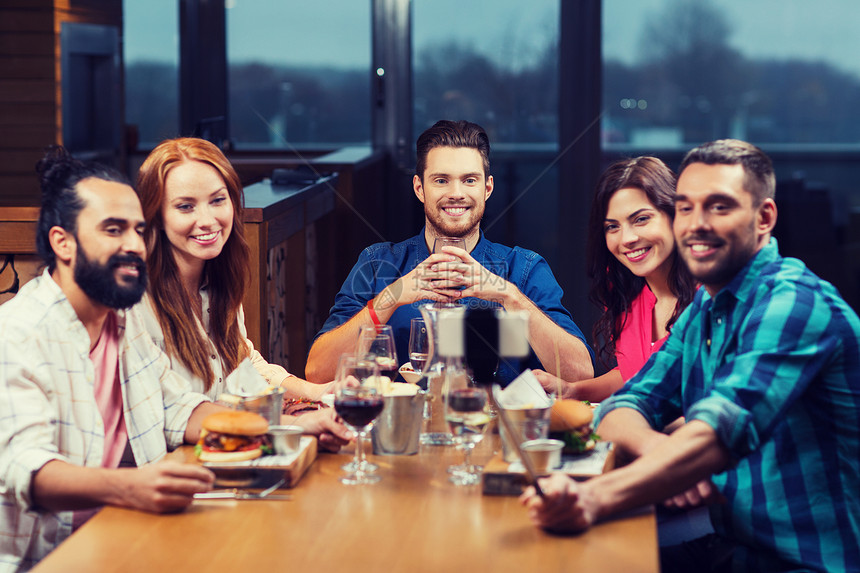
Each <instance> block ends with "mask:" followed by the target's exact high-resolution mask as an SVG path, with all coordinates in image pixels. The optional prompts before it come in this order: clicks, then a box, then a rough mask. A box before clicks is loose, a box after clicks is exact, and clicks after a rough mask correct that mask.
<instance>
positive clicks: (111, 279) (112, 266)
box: [74, 242, 146, 308]
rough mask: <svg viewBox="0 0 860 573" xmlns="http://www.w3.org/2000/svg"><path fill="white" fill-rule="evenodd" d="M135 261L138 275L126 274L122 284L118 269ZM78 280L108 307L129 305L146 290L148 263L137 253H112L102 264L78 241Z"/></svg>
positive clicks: (86, 292)
mask: <svg viewBox="0 0 860 573" xmlns="http://www.w3.org/2000/svg"><path fill="white" fill-rule="evenodd" d="M129 263H130V264H134V265H137V268H138V273H139V274H138V276H137V277H132V276H126V277H123V278H122V279H121V282H122V283H123V284H122V285H120V284H118V283H117V279H116V278H115V275H116V270H117V269H118V268H119V266H120V265H123V264H129ZM74 271H75V282H76V283H77V284H78V286H79V287H80V288H81V290H82V291H84V293H85V294H86V295H87V296H88V297H90V298H91V299H93V300H94V301H95V302H97V303H99V304H103V305H104V306H106V307H108V308H129V307H131V306H134V305H135V304H137V303H138V302H139V301H140V299H141V297H143V293H144V291H145V290H146V264H145V263H144V261H143V259H141V258H140V257H137V256H135V255H113V256H111V257H110V258H109V259H108V261H107V263H106V264H104V265H102V264H99V262H98V261H94V260H91V259H90V258H89V257H87V255H86V252H85V251H84V249H83V247H81V244H80V242H78V258H77V260H76V261H75V269H74Z"/></svg>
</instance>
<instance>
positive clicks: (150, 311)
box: [136, 288, 292, 400]
mask: <svg viewBox="0 0 860 573" xmlns="http://www.w3.org/2000/svg"><path fill="white" fill-rule="evenodd" d="M200 297H201V299H202V300H203V322H202V324H201V322H200V320H196V323H197V326H198V328H199V329H200V332H201V334H203V335H204V336H206V338H207V342H208V347H209V366H210V367H211V368H212V372H213V374H214V376H215V379H214V380H213V382H212V386H211V387H210V388H209V390H208V391H206V390H205V389H204V383H203V379H202V378H199V377H197V376H195V375H194V374H193V373H192V372H191V370H189V369H188V367H187V366H186V364H185V363H184V362H183V361H182V360H178V359H176V358H174V357H173V356H170V366H171V368H172V369H173V370H174V371H176V372H178V373H179V374H180V375H181V376H182V377H183V378H185V379H186V380H188V381H190V383H191V389H192V390H193V391H194V392H201V393H204V394H206V395H207V396H208V397H209V398H210V399H211V400H217V399H218V397H219V396H220V395H221V394H222V393H224V392H227V393H229V394H261V393H263V392H265V390H266V388H267V387H268V386H269V385H272V386H280V384H281V381H282V380H283V379H284V378H286V377H287V376H292V375H291V374H290V373H289V372H287V371H286V370H285V369H284V368H283V367H282V366H278V365H277V364H270V363H268V362H266V359H265V358H263V356H262V355H261V354H260V353H259V352H257V350H256V349H255V348H254V344H253V343H252V342H251V341H250V340H249V339H248V331H247V330H246V329H245V313H244V312H243V310H242V307H239V314H238V317H237V320H238V321H239V332H240V333H241V335H242V338H243V339H244V341H245V344H246V345H247V346H248V351H249V353H250V354H249V357H248V358H246V359H245V360H243V361H242V362H241V363H240V364H239V366H238V367H237V368H236V370H234V371H233V372H231V373H230V374H229V375H225V374H224V363H223V362H222V361H221V356H220V355H219V354H218V350H217V349H216V348H215V344H214V343H213V342H212V339H211V335H210V333H209V293H208V291H207V290H206V289H205V288H202V289H200ZM153 304H154V303H153V301H152V298H151V297H150V296H149V293H147V294H145V295H144V296H143V300H141V301H140V303H138V305H137V307H136V308H139V309H140V314H141V315H142V316H143V317H144V326H145V327H146V331H147V332H148V333H149V335H150V336H151V337H152V340H153V342H155V344H156V345H157V346H158V347H159V348H161V350H163V351H165V352H166V345H165V342H164V333H163V332H162V330H161V325H160V324H159V323H158V318H157V317H156V315H155V309H154V306H153Z"/></svg>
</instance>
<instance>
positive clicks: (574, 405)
mask: <svg viewBox="0 0 860 573" xmlns="http://www.w3.org/2000/svg"><path fill="white" fill-rule="evenodd" d="M592 420H594V413H593V412H592V410H591V406H589V405H588V404H585V403H584V402H581V401H579V400H556V401H555V403H554V404H553V405H552V409H551V410H550V418H549V431H550V432H566V431H568V430H575V429H577V428H582V427H583V426H590V425H591V422H592Z"/></svg>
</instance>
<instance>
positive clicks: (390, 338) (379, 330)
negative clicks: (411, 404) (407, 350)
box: [356, 324, 399, 381]
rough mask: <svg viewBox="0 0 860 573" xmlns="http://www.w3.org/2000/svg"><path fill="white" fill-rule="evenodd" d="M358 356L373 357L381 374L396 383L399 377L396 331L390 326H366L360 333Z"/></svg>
mask: <svg viewBox="0 0 860 573" xmlns="http://www.w3.org/2000/svg"><path fill="white" fill-rule="evenodd" d="M356 355H357V356H371V357H373V359H374V360H375V361H376V364H377V365H378V366H379V374H380V375H381V376H387V377H388V379H389V380H391V381H394V379H395V378H396V377H397V367H398V364H399V363H398V362H397V350H396V348H395V347H394V331H393V330H392V328H391V326H390V325H388V324H380V325H378V326H376V325H372V324H366V325H364V326H362V327H361V329H359V331H358V347H357V348H356Z"/></svg>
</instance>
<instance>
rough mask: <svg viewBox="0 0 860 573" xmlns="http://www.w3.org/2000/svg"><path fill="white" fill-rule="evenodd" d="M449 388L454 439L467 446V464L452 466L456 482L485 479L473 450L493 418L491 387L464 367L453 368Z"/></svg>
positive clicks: (448, 405) (448, 410)
mask: <svg viewBox="0 0 860 573" xmlns="http://www.w3.org/2000/svg"><path fill="white" fill-rule="evenodd" d="M447 378H448V380H447V384H446V388H445V390H444V392H445V420H446V421H447V422H448V428H449V429H450V430H451V435H452V436H453V438H454V443H455V444H457V445H459V446H461V447H462V449H463V465H462V466H451V468H450V473H451V477H450V478H448V479H449V480H450V481H451V482H452V483H454V485H458V486H465V485H474V484H476V483H478V482H479V481H480V479H481V468H480V467H479V466H475V465H474V464H472V450H473V449H474V448H475V446H476V445H477V444H478V443H479V442H480V441H481V440H482V439H483V438H484V432H485V431H486V429H487V427H488V426H489V425H490V422H491V421H492V418H491V416H490V412H489V409H488V406H487V391H486V390H485V389H484V388H479V387H477V386H475V384H474V383H473V382H472V378H471V376H469V374H468V372H467V371H466V370H465V369H464V368H458V369H457V370H456V371H454V372H449V373H448V376H447Z"/></svg>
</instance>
